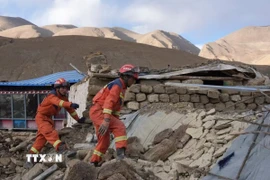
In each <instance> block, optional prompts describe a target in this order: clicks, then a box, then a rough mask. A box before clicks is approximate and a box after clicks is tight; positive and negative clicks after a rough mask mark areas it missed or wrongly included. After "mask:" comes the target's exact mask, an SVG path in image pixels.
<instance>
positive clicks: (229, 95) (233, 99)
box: [123, 80, 270, 113]
mask: <svg viewBox="0 0 270 180" xmlns="http://www.w3.org/2000/svg"><path fill="white" fill-rule="evenodd" d="M158 102H159V103H174V104H175V103H178V104H181V105H183V106H189V107H194V108H198V109H206V110H210V109H212V108H215V109H216V110H217V111H222V110H225V109H226V110H256V109H258V108H260V105H263V104H267V103H270V98H267V97H265V96H264V95H262V94H260V93H252V92H239V91H234V90H221V91H219V90H215V89H194V88H193V89H192V88H186V87H170V86H165V85H164V84H162V83H160V82H159V81H153V80H148V81H147V80H144V81H141V83H140V84H136V85H133V86H131V87H130V88H129V89H128V90H127V92H126V95H125V105H126V106H125V108H124V110H123V113H125V112H126V113H128V112H130V111H132V110H138V109H140V108H142V107H144V106H145V105H147V104H150V103H158ZM235 103H236V104H235ZM181 105H180V106H181Z"/></svg>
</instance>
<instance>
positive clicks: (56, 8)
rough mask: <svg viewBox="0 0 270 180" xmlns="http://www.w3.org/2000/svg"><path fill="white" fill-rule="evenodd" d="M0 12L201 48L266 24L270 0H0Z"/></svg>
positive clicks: (29, 18)
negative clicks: (159, 36) (172, 37)
mask: <svg viewBox="0 0 270 180" xmlns="http://www.w3.org/2000/svg"><path fill="white" fill-rule="evenodd" d="M0 15H2V16H13V17H21V18H24V19H26V20H28V21H30V22H32V23H34V24H36V25H38V26H43V25H48V24H73V25H76V26H79V27H84V26H94V27H123V28H126V29H130V30H132V31H135V32H138V33H146V32H150V31H153V30H157V29H160V30H165V31H171V32H175V33H178V34H180V35H181V36H183V37H184V38H186V39H187V40H189V41H190V42H191V43H193V44H195V45H197V46H198V47H200V46H201V45H203V44H205V43H207V42H211V41H215V40H217V39H219V38H221V37H224V36H226V35H227V34H229V33H232V32H234V31H236V30H238V29H241V28H243V27H246V26H267V25H270V18H269V17H270V0H256V1H255V0H0Z"/></svg>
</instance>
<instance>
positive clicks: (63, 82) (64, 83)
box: [53, 78, 70, 88]
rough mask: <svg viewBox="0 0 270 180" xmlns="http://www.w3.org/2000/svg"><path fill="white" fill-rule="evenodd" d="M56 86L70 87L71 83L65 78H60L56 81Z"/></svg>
mask: <svg viewBox="0 0 270 180" xmlns="http://www.w3.org/2000/svg"><path fill="white" fill-rule="evenodd" d="M53 87H54V88H60V87H68V88H69V87H70V84H69V83H68V82H67V81H66V80H65V79H64V78H59V79H57V80H56V81H55V82H54V85H53Z"/></svg>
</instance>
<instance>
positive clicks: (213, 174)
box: [179, 163, 234, 180]
mask: <svg viewBox="0 0 270 180" xmlns="http://www.w3.org/2000/svg"><path fill="white" fill-rule="evenodd" d="M179 164H180V165H181V166H183V167H184V168H186V169H189V170H192V171H197V172H199V173H201V174H205V175H206V174H208V175H211V176H215V177H217V178H220V179H225V180H234V179H231V178H228V177H225V176H220V175H218V174H215V173H211V172H208V171H205V170H203V169H201V168H192V167H189V166H187V165H184V164H181V163H179Z"/></svg>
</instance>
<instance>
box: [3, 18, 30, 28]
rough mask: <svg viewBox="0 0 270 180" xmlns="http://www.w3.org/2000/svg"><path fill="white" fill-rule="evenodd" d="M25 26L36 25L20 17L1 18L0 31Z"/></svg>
mask: <svg viewBox="0 0 270 180" xmlns="http://www.w3.org/2000/svg"><path fill="white" fill-rule="evenodd" d="M23 25H34V24H33V23H31V22H29V21H27V20H25V19H22V18H20V17H8V16H0V31H3V30H6V29H10V28H14V27H17V26H23Z"/></svg>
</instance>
